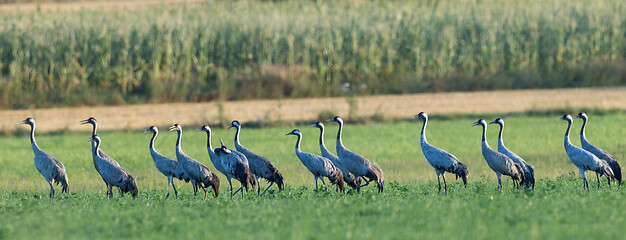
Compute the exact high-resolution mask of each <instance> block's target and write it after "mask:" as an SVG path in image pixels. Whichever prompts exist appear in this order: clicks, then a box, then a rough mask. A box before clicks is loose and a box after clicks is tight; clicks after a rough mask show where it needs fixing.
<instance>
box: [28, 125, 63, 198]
mask: <svg viewBox="0 0 626 240" xmlns="http://www.w3.org/2000/svg"><path fill="white" fill-rule="evenodd" d="M19 123H20V124H26V125H30V144H31V145H32V147H33V153H34V155H35V168H37V171H39V173H41V175H42V176H43V178H44V179H46V182H47V183H48V184H49V185H50V194H49V197H50V199H52V198H54V193H55V191H54V187H52V184H53V183H56V184H57V185H58V184H59V183H61V193H64V192H69V181H68V179H67V173H66V172H65V165H63V163H62V162H61V161H59V160H58V159H57V158H55V157H54V156H52V155H50V154H48V153H46V152H44V151H43V150H41V148H39V146H38V145H37V142H35V120H34V119H32V118H26V119H25V120H23V121H21V122H19Z"/></svg>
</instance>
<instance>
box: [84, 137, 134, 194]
mask: <svg viewBox="0 0 626 240" xmlns="http://www.w3.org/2000/svg"><path fill="white" fill-rule="evenodd" d="M89 140H90V141H92V142H94V143H95V144H96V146H95V148H94V149H92V154H93V157H94V159H95V161H96V164H97V165H98V168H99V169H100V171H99V173H100V177H102V180H104V182H105V183H106V185H107V196H108V197H109V198H112V197H113V191H112V190H111V188H112V187H113V186H116V187H118V188H119V190H120V193H121V194H122V195H124V193H127V192H130V193H131V195H132V196H133V198H135V197H137V193H138V190H137V183H136V182H135V178H133V176H131V175H130V174H128V172H126V170H124V169H123V168H122V167H120V166H115V165H113V164H111V162H109V161H107V160H106V159H104V158H103V157H102V156H101V155H100V152H99V151H98V150H99V149H100V144H101V143H102V140H101V139H100V137H99V136H98V135H95V136H93V137H91V138H89Z"/></svg>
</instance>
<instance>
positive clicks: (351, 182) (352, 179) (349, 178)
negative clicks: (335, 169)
mask: <svg viewBox="0 0 626 240" xmlns="http://www.w3.org/2000/svg"><path fill="white" fill-rule="evenodd" d="M346 173H348V174H347V175H344V176H343V180H344V182H346V184H347V185H348V186H350V187H352V188H356V187H357V181H356V178H355V177H354V174H352V173H350V172H346ZM342 174H343V173H342Z"/></svg>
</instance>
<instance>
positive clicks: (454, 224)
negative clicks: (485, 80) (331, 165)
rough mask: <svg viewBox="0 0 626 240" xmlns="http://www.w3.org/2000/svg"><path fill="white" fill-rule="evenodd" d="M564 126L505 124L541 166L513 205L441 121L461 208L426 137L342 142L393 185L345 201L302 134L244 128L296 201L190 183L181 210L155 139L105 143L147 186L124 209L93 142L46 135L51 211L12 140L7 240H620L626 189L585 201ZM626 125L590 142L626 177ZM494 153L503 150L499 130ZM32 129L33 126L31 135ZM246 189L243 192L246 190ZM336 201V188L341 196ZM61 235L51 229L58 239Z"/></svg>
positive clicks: (470, 140)
mask: <svg viewBox="0 0 626 240" xmlns="http://www.w3.org/2000/svg"><path fill="white" fill-rule="evenodd" d="M557 117H558V116H549V117H546V116H542V117H536V116H534V117H523V116H512V117H509V118H505V122H506V130H505V135H504V137H505V142H506V144H507V146H508V147H509V148H510V149H512V150H513V151H515V152H517V153H518V154H519V155H520V156H522V157H523V158H525V159H526V160H527V161H528V162H529V163H531V164H533V165H534V166H535V169H536V170H535V171H536V175H537V178H538V181H537V186H536V189H535V191H528V190H524V189H523V190H513V189H512V184H511V181H510V180H508V179H504V184H505V185H504V189H505V191H504V193H499V192H498V191H497V189H496V185H497V183H496V179H495V174H493V172H491V170H490V169H488V166H487V164H486V163H485V162H484V160H483V159H482V156H481V153H480V134H481V130H480V129H479V128H478V127H471V126H470V123H471V122H473V121H475V120H476V119H473V118H471V119H470V118H465V117H461V118H454V119H438V117H437V116H431V121H430V122H429V126H428V138H429V141H430V142H431V143H432V144H434V145H436V146H439V147H442V148H444V149H446V150H448V151H450V152H451V153H453V154H455V155H456V156H457V157H459V159H460V160H461V161H462V162H464V163H466V164H467V165H468V167H469V171H470V181H469V184H468V187H467V188H463V187H462V185H461V183H460V182H459V181H458V180H454V179H453V177H452V176H451V175H448V181H449V182H448V183H449V186H450V192H449V197H447V198H446V197H444V196H443V195H438V194H437V185H436V184H437V183H436V180H435V177H436V175H435V173H434V171H433V169H432V168H431V167H430V166H429V165H428V163H427V162H426V160H425V159H424V157H423V155H422V154H421V151H420V148H419V146H418V134H419V129H420V127H421V124H420V123H418V122H400V123H392V124H372V125H351V124H348V125H347V126H346V128H345V129H344V144H345V145H346V146H347V147H348V148H350V149H352V150H354V151H357V152H359V153H361V154H363V155H364V156H366V157H368V158H369V159H370V160H372V161H374V162H376V163H378V164H379V165H380V166H381V167H382V169H383V170H384V172H385V177H386V187H385V192H384V193H383V194H381V195H378V194H376V192H375V191H376V190H375V188H374V187H373V186H370V187H367V188H366V189H365V191H364V193H363V194H361V195H354V194H349V195H340V194H337V193H335V192H334V191H329V192H322V191H315V190H314V189H313V186H314V183H313V178H312V176H311V174H310V173H308V172H307V170H306V169H305V168H304V167H303V166H302V165H301V163H300V161H299V160H298V159H297V158H296V156H295V153H294V152H293V147H294V143H295V137H293V136H284V134H286V133H287V132H289V131H290V130H291V128H261V129H251V128H246V127H245V124H244V128H243V130H242V133H241V141H242V144H244V145H245V146H247V147H249V148H250V149H252V150H254V151H256V152H259V153H261V154H263V155H265V156H267V157H269V158H270V159H271V160H272V161H273V162H274V163H275V165H276V166H277V167H278V169H279V170H280V171H281V172H282V173H283V175H284V177H285V181H286V185H287V188H286V189H285V191H283V192H277V191H276V190H275V188H274V189H273V190H271V191H270V192H269V194H268V196H267V197H264V198H257V197H256V196H253V195H251V194H250V195H248V196H247V197H246V199H243V200H242V199H239V198H236V199H233V200H230V199H228V197H227V194H224V193H226V192H227V190H226V189H227V188H228V186H227V184H226V185H225V182H226V181H224V178H223V176H222V175H220V177H221V179H222V183H223V184H222V190H221V192H222V195H220V197H218V198H217V199H214V198H209V199H207V200H203V199H202V197H193V196H192V192H191V187H190V186H189V184H184V183H181V182H179V181H177V182H176V183H177V184H178V189H179V191H180V196H179V199H173V198H170V199H163V198H164V196H165V194H166V191H167V190H166V188H165V184H166V180H165V178H164V177H163V176H162V175H161V174H160V173H158V172H157V171H156V169H155V168H154V164H153V162H152V160H151V159H150V156H149V153H148V141H149V138H150V136H148V135H143V134H141V133H140V132H139V131H131V132H102V133H100V134H99V135H100V136H101V137H102V140H103V149H104V150H105V151H106V152H107V153H108V154H109V155H110V156H112V157H114V158H115V159H117V160H118V161H119V162H120V164H121V165H122V166H123V167H125V168H126V169H127V170H128V171H129V172H130V173H131V174H133V175H134V176H135V178H136V180H137V184H138V186H139V188H140V194H139V197H138V198H137V199H131V198H130V197H129V196H126V197H124V198H120V197H119V196H118V194H117V193H116V194H115V196H114V198H113V199H112V200H107V199H106V198H105V195H104V190H105V187H104V185H103V184H102V182H101V179H100V178H99V176H98V175H97V173H96V172H95V171H94V169H93V165H92V160H91V156H90V153H89V142H87V141H86V138H87V137H88V135H89V134H88V133H69V134H42V135H37V142H38V144H39V145H40V147H42V148H43V149H44V150H46V151H47V152H48V153H51V154H53V155H55V156H56V157H58V158H59V159H60V160H62V161H63V162H64V164H65V166H66V168H67V172H68V175H69V179H70V184H71V185H70V189H71V193H70V194H69V195H66V194H60V193H57V199H56V200H54V201H52V202H50V201H49V200H48V199H47V194H48V188H47V184H46V183H45V182H44V181H43V179H42V178H41V176H40V175H39V173H38V172H37V171H36V170H35V168H34V166H33V163H32V156H33V155H32V151H31V149H30V144H29V142H28V138H27V137H25V136H19V137H0V142H2V145H3V147H2V148H0V176H1V177H0V189H1V190H0V214H2V216H3V217H2V218H0V238H8V239H14V238H24V239H32V238H37V237H40V236H42V234H46V236H49V237H50V238H57V239H61V238H63V239H67V238H113V237H116V238H119V237H121V238H130V237H138V238H159V239H166V238H173V237H181V238H192V237H195V238H197V237H199V236H206V237H209V238H226V237H228V238H251V237H258V238H263V239H268V238H290V239H292V238H295V239H311V238H312V239H327V238H353V239H363V238H379V237H380V238H386V239H392V238H395V239H398V238H413V237H415V236H419V237H420V238H434V237H438V238H442V237H443V238H515V239H527V238H560V239H570V238H572V237H576V238H591V237H594V238H595V237H601V238H615V237H618V236H621V235H623V230H622V229H624V227H626V221H624V217H623V216H622V212H623V211H624V209H626V201H624V200H626V199H625V198H624V190H623V189H622V188H617V187H615V186H611V188H608V187H607V186H606V183H605V182H603V185H602V188H601V189H600V190H598V189H596V187H595V186H596V185H595V184H596V183H595V179H594V178H593V174H588V176H589V180H590V186H591V193H585V192H583V190H582V180H581V179H580V174H579V173H578V170H577V169H576V168H575V167H574V166H573V164H571V162H570V161H569V159H568V158H567V156H566V155H565V152H564V150H563V146H562V144H563V142H562V141H563V133H564V131H565V128H566V123H565V122H563V121H557V120H556V118H557ZM625 120H626V115H625V114H606V115H602V116H598V115H591V116H590V123H589V125H588V129H587V130H588V132H587V137H588V139H589V140H590V141H592V142H593V143H595V144H597V145H598V146H602V147H603V148H604V149H606V150H607V151H609V152H611V153H612V154H613V155H614V156H615V157H616V158H617V159H618V160H619V161H620V162H621V163H622V165H623V161H621V160H623V159H624V155H625V154H624V151H623V149H625V146H624V144H625V143H624V142H623V140H622V138H623V137H622V136H624V134H626V132H625V131H626V129H625V128H623V126H622V125H623V124H622V123H623V122H624V121H625ZM580 124H581V122H580V121H576V122H575V124H574V130H576V131H574V134H573V136H572V142H573V143H575V144H577V145H578V144H579V142H578V138H577V129H578V128H579V127H580ZM492 126H493V125H490V127H491V128H490V131H489V132H488V140H489V141H490V142H491V145H492V146H496V134H497V131H496V130H495V129H497V128H495V127H492ZM20 127H24V126H20ZM183 127H184V129H185V131H184V134H183V150H184V151H185V152H186V153H187V154H189V155H190V156H192V157H194V158H196V159H197V160H200V161H202V162H204V163H205V164H207V165H208V166H209V167H210V168H211V169H214V168H213V166H211V164H210V163H209V160H208V154H207V153H206V149H205V141H206V139H205V137H206V135H205V134H204V133H201V132H197V131H192V130H191V129H193V128H195V127H197V126H183ZM298 128H300V129H301V130H302V132H303V134H304V140H303V143H302V149H303V150H304V151H308V152H318V151H319V150H318V148H317V140H316V136H317V129H313V128H309V127H308V126H306V125H303V126H298ZM165 129H166V126H162V127H161V131H163V132H162V133H161V134H160V135H159V137H158V138H157V144H156V147H157V150H159V151H160V152H161V153H163V154H166V155H169V156H173V150H174V149H173V148H174V143H175V137H176V136H175V135H176V134H175V133H169V132H165V131H164V130H165ZM335 131H336V124H333V123H330V124H328V126H327V136H326V142H327V145H328V146H329V147H330V148H331V149H332V148H333V147H334V141H332V140H333V138H334V137H333V136H334V133H335ZM233 134H234V130H232V129H231V130H223V129H214V136H215V139H213V140H214V141H213V143H217V142H218V139H217V137H222V138H223V139H224V140H225V142H226V143H227V145H229V146H232V136H233ZM236 185H237V184H236ZM263 186H267V184H266V183H263ZM330 189H333V188H332V187H330ZM50 229H53V230H50Z"/></svg>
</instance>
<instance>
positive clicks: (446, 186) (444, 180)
mask: <svg viewBox="0 0 626 240" xmlns="http://www.w3.org/2000/svg"><path fill="white" fill-rule="evenodd" d="M441 177H442V178H443V189H444V190H445V193H446V196H448V184H447V183H446V175H443V174H441ZM437 180H439V177H437Z"/></svg>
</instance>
